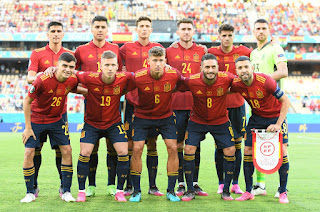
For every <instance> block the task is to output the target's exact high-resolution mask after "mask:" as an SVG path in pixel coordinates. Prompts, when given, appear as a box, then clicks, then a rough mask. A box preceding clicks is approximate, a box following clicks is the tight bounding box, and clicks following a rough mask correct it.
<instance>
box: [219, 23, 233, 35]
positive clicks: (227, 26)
mask: <svg viewBox="0 0 320 212" xmlns="http://www.w3.org/2000/svg"><path fill="white" fill-rule="evenodd" d="M222 31H231V32H234V27H233V26H232V25H230V24H222V25H221V26H220V27H219V29H218V32H219V34H221V32H222Z"/></svg>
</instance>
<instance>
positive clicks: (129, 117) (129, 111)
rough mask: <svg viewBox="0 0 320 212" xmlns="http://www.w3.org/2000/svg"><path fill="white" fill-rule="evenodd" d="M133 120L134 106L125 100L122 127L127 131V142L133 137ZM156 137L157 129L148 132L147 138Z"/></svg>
mask: <svg viewBox="0 0 320 212" xmlns="http://www.w3.org/2000/svg"><path fill="white" fill-rule="evenodd" d="M133 119H134V106H133V105H132V104H130V103H129V102H128V101H127V100H126V108H125V112H124V126H125V129H126V131H127V136H128V139H129V140H132V137H133V136H132V122H133ZM158 135H159V131H158V130H157V128H154V129H152V130H150V131H149V133H148V138H155V137H157V136H158Z"/></svg>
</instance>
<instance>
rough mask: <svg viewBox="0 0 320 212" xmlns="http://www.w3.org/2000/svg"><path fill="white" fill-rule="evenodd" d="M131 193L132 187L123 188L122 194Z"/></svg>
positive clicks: (127, 194) (128, 194)
mask: <svg viewBox="0 0 320 212" xmlns="http://www.w3.org/2000/svg"><path fill="white" fill-rule="evenodd" d="M132 193H133V188H132V187H127V188H125V189H124V196H130V195H132Z"/></svg>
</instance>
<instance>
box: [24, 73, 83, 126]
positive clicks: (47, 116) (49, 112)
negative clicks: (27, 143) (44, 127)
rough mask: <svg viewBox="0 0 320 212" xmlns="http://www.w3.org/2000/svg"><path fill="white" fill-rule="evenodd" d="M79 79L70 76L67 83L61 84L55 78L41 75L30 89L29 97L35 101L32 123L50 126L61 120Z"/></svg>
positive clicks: (33, 103) (32, 105) (32, 109)
mask: <svg viewBox="0 0 320 212" xmlns="http://www.w3.org/2000/svg"><path fill="white" fill-rule="evenodd" d="M77 85H78V79H77V77H76V76H75V75H72V76H70V77H69V78H68V79H67V80H66V81H65V82H59V81H58V80H57V78H56V77H55V76H54V77H52V78H50V77H49V76H47V75H43V74H41V75H40V76H39V77H38V78H37V79H36V80H35V81H34V82H33V83H32V86H31V87H30V89H29V92H28V95H29V97H30V98H32V99H34V101H33V102H32V103H31V122H33V123H35V124H50V123H53V122H56V121H58V120H60V119H61V115H62V114H63V113H64V105H65V101H66V99H67V95H68V93H69V92H70V91H73V92H75V91H76V89H77Z"/></svg>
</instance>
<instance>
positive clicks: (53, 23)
mask: <svg viewBox="0 0 320 212" xmlns="http://www.w3.org/2000/svg"><path fill="white" fill-rule="evenodd" d="M52 26H61V27H62V29H63V25H62V23H61V22H59V21H51V22H50V23H49V24H48V27H47V29H48V31H49V29H50V27H52Z"/></svg>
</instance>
